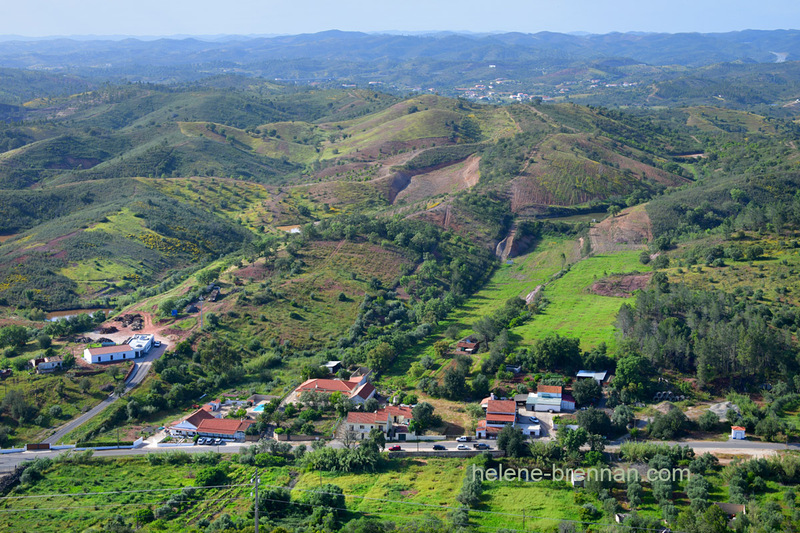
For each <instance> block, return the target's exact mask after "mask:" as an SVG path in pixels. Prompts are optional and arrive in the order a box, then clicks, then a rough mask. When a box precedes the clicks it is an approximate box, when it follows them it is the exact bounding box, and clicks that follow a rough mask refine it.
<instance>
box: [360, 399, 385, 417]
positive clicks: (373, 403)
mask: <svg viewBox="0 0 800 533" xmlns="http://www.w3.org/2000/svg"><path fill="white" fill-rule="evenodd" d="M380 406H381V405H380V404H379V403H378V400H376V399H375V398H370V399H369V400H367V401H366V402H364V411H366V412H368V413H372V412H375V411H377V410H378V408H380Z"/></svg>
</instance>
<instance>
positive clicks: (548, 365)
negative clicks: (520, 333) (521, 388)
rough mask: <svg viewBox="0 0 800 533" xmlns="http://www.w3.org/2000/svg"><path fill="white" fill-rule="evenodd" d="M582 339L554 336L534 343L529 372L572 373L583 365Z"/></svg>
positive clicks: (530, 355)
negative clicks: (560, 371)
mask: <svg viewBox="0 0 800 533" xmlns="http://www.w3.org/2000/svg"><path fill="white" fill-rule="evenodd" d="M580 344H581V343H580V339H577V338H575V339H570V338H568V337H562V336H560V335H558V334H557V333H556V334H552V335H548V336H547V337H545V338H543V339H539V340H537V341H536V342H534V344H533V346H532V347H531V349H530V352H529V356H528V358H527V359H528V360H527V363H526V366H528V368H529V370H538V369H545V370H555V369H561V370H564V371H566V372H569V373H572V372H573V371H575V370H576V369H577V368H578V367H579V366H580V365H581V349H580Z"/></svg>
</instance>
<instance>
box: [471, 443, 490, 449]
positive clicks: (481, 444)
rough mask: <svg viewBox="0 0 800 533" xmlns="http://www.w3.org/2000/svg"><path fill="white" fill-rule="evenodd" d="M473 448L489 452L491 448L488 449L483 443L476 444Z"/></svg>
mask: <svg viewBox="0 0 800 533" xmlns="http://www.w3.org/2000/svg"><path fill="white" fill-rule="evenodd" d="M473 448H475V449H476V450H491V448H490V447H489V445H488V444H485V443H483V442H476V443H475V444H474V445H473Z"/></svg>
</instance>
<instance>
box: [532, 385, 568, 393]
mask: <svg viewBox="0 0 800 533" xmlns="http://www.w3.org/2000/svg"><path fill="white" fill-rule="evenodd" d="M562 389H563V387H562V386H560V385H539V387H538V388H537V389H536V390H537V391H538V392H549V393H550V394H561V391H562Z"/></svg>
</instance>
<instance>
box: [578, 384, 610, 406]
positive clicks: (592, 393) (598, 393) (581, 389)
mask: <svg viewBox="0 0 800 533" xmlns="http://www.w3.org/2000/svg"><path fill="white" fill-rule="evenodd" d="M572 396H573V397H574V398H575V401H576V402H577V403H578V405H585V404H589V403H594V402H595V401H596V400H599V399H600V398H602V396H603V389H602V387H600V384H599V383H598V382H597V381H595V380H594V379H591V378H589V379H586V378H584V379H579V380H577V381H576V382H575V383H574V384H573V385H572Z"/></svg>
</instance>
